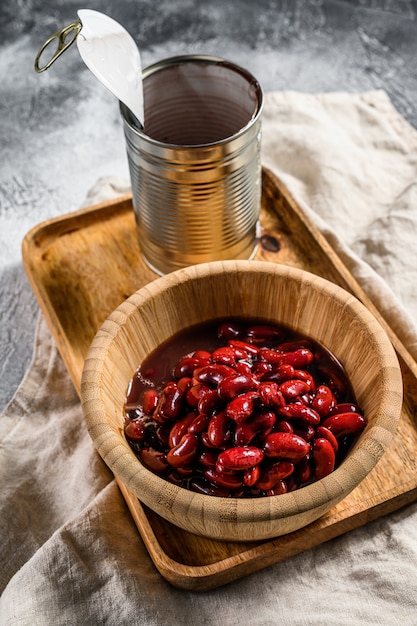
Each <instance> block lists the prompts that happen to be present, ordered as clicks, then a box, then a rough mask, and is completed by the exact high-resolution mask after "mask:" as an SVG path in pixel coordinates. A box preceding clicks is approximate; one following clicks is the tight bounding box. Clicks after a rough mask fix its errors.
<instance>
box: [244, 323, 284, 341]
mask: <svg viewBox="0 0 417 626" xmlns="http://www.w3.org/2000/svg"><path fill="white" fill-rule="evenodd" d="M282 335H283V333H282V330H280V329H279V328H277V327H276V326H271V325H270V324H254V325H253V326H249V327H248V328H247V329H246V337H247V338H248V339H249V340H250V341H254V342H255V343H256V342H258V341H259V342H262V343H263V342H265V341H277V340H278V339H280V338H281V337H282Z"/></svg>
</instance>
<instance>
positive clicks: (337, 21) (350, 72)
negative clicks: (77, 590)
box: [0, 0, 417, 409]
mask: <svg viewBox="0 0 417 626" xmlns="http://www.w3.org/2000/svg"><path fill="white" fill-rule="evenodd" d="M84 7H87V8H91V9H96V10H98V11H102V12H103V13H106V14H108V15H110V16H111V17H113V18H114V19H116V20H117V21H119V22H120V23H122V24H123V25H124V26H125V27H126V28H127V30H129V32H130V33H131V34H132V35H133V37H134V39H135V40H136V42H137V44H138V45H139V48H140V50H141V54H142V64H143V66H146V65H148V64H150V63H152V62H154V61H158V60H161V59H163V58H165V57H168V56H172V55H176V54H192V53H204V54H215V55H219V56H223V57H226V58H228V59H230V60H232V61H235V62H237V63H239V64H241V65H243V66H245V67H247V68H248V69H249V70H250V71H252V72H253V73H254V74H255V75H256V77H257V78H258V79H259V81H260V82H261V84H262V86H263V88H264V90H265V91H272V90H274V91H275V90H297V91H303V92H310V93H318V92H329V91H348V92H361V91H366V90H369V89H376V88H377V89H384V90H385V91H386V92H387V93H388V95H389V96H390V98H391V100H392V102H393V103H394V105H395V106H396V107H397V109H398V111H399V112H400V113H401V114H402V115H403V116H404V117H405V118H406V119H407V120H408V121H409V122H410V123H411V124H412V125H413V126H414V127H416V128H417V64H416V59H417V1H415V0H351V1H347V0H256V1H255V0H212V1H208V0H207V1H203V0H159V1H156V0H136V1H135V0H117V2H116V1H114V2H110V1H109V0H107V1H105V0H90V2H89V3H88V5H83V4H80V3H76V2H74V0H57V1H55V2H52V1H50V0H1V3H0V409H1V408H2V407H3V406H4V405H5V404H6V402H7V401H8V400H9V399H10V397H11V396H12V394H13V392H14V391H15V389H16V387H17V385H18V383H19V382H20V380H21V378H22V376H23V374H24V372H25V370H26V368H27V366H28V364H29V362H30V358H31V354H32V343H33V332H34V328H35V322H36V318H37V314H38V307H37V304H36V302H35V298H34V296H33V295H32V292H31V290H30V288H29V286H28V284H27V281H26V278H25V275H24V272H23V269H22V265H21V254H20V246H21V241H22V239H23V237H24V235H25V234H26V233H27V232H28V230H29V229H30V228H31V227H32V226H35V225H37V224H38V223H39V222H41V221H43V220H45V219H47V218H50V217H54V216H57V215H60V214H64V213H67V212H69V211H72V210H74V209H76V208H78V207H79V205H80V204H81V203H82V202H83V200H84V198H85V196H86V194H87V191H88V190H89V189H90V188H91V187H92V186H93V185H94V183H95V182H96V181H97V179H98V178H100V177H102V176H108V175H115V176H120V177H123V178H125V179H127V177H128V173H127V161H126V156H125V148H124V140H123V134H122V128H121V122H120V119H119V111H118V105H117V102H116V100H115V99H114V97H113V96H112V95H111V94H110V93H109V92H107V91H106V89H105V88H104V87H102V86H101V84H100V83H99V82H98V81H97V80H96V79H95V78H94V77H93V75H92V74H91V73H90V72H89V71H88V70H87V69H86V67H85V66H84V65H83V62H82V61H81V58H80V56H79V54H78V51H77V48H76V46H72V47H71V48H70V49H69V50H68V51H67V52H66V53H65V54H64V55H63V57H61V59H60V60H59V61H57V63H56V64H55V65H53V66H52V68H51V69H49V70H48V71H47V72H45V73H43V74H41V75H37V74H36V73H35V72H34V70H33V62H34V58H35V55H36V52H37V50H38V48H39V47H40V45H41V44H42V43H43V41H44V40H45V39H46V38H47V37H48V36H49V35H50V34H52V33H53V32H55V31H56V30H57V29H58V28H60V27H62V26H64V25H66V24H68V23H70V22H72V21H74V20H75V19H76V17H77V15H76V12H77V9H79V8H84Z"/></svg>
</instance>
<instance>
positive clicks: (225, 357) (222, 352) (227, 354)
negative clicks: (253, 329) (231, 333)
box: [211, 346, 236, 366]
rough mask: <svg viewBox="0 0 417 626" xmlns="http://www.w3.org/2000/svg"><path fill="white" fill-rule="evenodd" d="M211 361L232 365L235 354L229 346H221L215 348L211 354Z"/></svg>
mask: <svg viewBox="0 0 417 626" xmlns="http://www.w3.org/2000/svg"><path fill="white" fill-rule="evenodd" d="M211 361H212V362H213V363H223V364H224V365H232V366H233V365H234V364H235V361H236V357H235V353H234V350H233V348H231V347H230V346H223V347H221V348H216V350H213V352H212V353H211Z"/></svg>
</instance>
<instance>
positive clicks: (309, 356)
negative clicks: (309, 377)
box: [283, 348, 313, 369]
mask: <svg viewBox="0 0 417 626" xmlns="http://www.w3.org/2000/svg"><path fill="white" fill-rule="evenodd" d="M284 356H285V359H284V361H283V362H284V363H288V364H289V365H292V366H293V367H294V368H295V369H302V368H304V367H307V366H308V365H310V364H311V363H312V361H313V353H312V352H311V350H309V349H308V348H298V349H297V350H294V352H284Z"/></svg>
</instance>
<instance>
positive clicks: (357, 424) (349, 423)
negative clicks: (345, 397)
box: [322, 413, 366, 438]
mask: <svg viewBox="0 0 417 626" xmlns="http://www.w3.org/2000/svg"><path fill="white" fill-rule="evenodd" d="M322 426H325V427H326V428H328V429H329V430H330V431H331V432H332V433H333V434H334V436H335V437H336V438H340V437H346V435H355V434H357V433H360V432H361V431H362V430H363V429H364V428H365V426H366V422H365V418H364V417H363V416H362V415H361V414H360V413H337V414H336V415H331V416H330V417H328V418H327V419H325V420H324V422H323V424H322Z"/></svg>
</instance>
